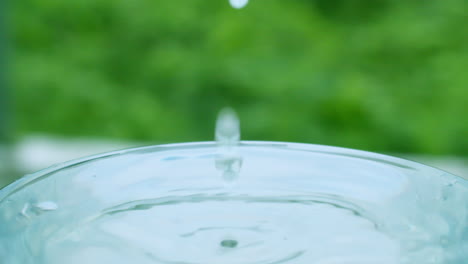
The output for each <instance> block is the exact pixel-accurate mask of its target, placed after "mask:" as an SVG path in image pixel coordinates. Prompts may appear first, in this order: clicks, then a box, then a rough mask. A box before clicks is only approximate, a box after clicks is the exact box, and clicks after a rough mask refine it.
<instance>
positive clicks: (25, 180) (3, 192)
mask: <svg viewBox="0 0 468 264" xmlns="http://www.w3.org/2000/svg"><path fill="white" fill-rule="evenodd" d="M215 146H216V142H214V141H201V142H189V143H172V144H162V145H151V146H144V147H137V148H129V149H122V150H116V151H111V152H106V153H101V154H97V155H91V156H87V157H83V158H78V159H74V160H71V161H67V162H63V163H59V164H55V165H52V166H50V167H48V168H45V169H43V170H40V171H37V172H35V173H32V174H27V175H25V176H23V177H21V178H20V179H18V180H16V181H14V182H13V183H11V184H9V185H7V186H5V187H3V188H2V189H0V203H1V202H2V201H3V200H4V199H5V198H7V197H8V196H9V195H10V194H11V193H14V192H16V191H17V190H18V189H21V188H22V187H23V186H24V185H27V184H29V183H30V182H32V181H34V180H36V179H38V178H41V177H43V176H45V175H48V174H52V173H54V172H56V171H59V170H62V169H65V168H67V167H73V166H76V165H79V164H83V163H86V162H89V161H93V160H97V159H102V158H108V157H112V156H117V155H124V154H130V153H138V152H142V151H143V152H147V151H150V150H151V152H158V151H169V150H176V149H196V148H209V147H215ZM240 147H267V148H279V149H286V150H293V151H307V152H316V153H321V154H324V155H337V156H348V157H352V158H357V159H366V160H369V161H374V162H382V163H387V164H390V165H394V166H397V167H401V168H404V169H412V170H423V169H426V170H431V171H434V172H440V175H439V176H440V177H450V178H453V179H454V180H456V181H457V182H458V183H459V184H463V185H464V186H466V187H467V188H468V180H466V179H464V178H462V177H460V176H457V175H454V174H451V173H449V172H446V171H444V170H442V169H439V168H435V167H431V166H429V165H425V164H422V163H418V162H415V161H411V160H407V159H403V158H398V157H394V156H389V155H385V154H379V153H375V152H369V151H364V150H357V149H350V148H343V147H335V146H327V145H318V144H306V143H293V142H281V141H242V142H241V144H240Z"/></svg>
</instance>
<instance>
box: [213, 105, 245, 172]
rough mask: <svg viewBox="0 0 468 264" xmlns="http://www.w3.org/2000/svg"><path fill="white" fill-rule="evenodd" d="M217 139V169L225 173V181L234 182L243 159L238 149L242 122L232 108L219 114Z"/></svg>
mask: <svg viewBox="0 0 468 264" xmlns="http://www.w3.org/2000/svg"><path fill="white" fill-rule="evenodd" d="M215 139H216V142H217V144H218V158H217V159H216V164H215V165H216V169H218V170H220V171H222V172H223V178H224V180H226V181H233V180H235V179H236V178H237V177H238V174H239V172H240V169H241V166H242V157H241V156H240V155H239V153H238V148H237V147H238V145H239V142H240V122H239V118H238V117H237V114H236V112H234V110H232V109H231V108H225V109H223V110H221V112H220V113H219V115H218V120H217V121H216V131H215Z"/></svg>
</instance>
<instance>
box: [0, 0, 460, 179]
mask: <svg viewBox="0 0 468 264" xmlns="http://www.w3.org/2000/svg"><path fill="white" fill-rule="evenodd" d="M7 2H8V1H2V5H3V6H2V9H1V10H2V11H1V12H2V14H1V15H0V16H1V17H2V18H3V22H4V23H3V25H4V27H3V30H2V32H1V33H0V34H1V35H0V42H1V43H2V44H1V45H2V46H1V47H2V50H3V51H2V52H3V54H4V55H6V56H3V57H2V59H1V61H0V63H2V65H4V66H5V65H6V67H2V74H3V75H4V76H6V77H7V78H4V81H3V83H2V85H1V86H0V87H1V88H0V127H1V129H0V138H1V140H2V141H3V147H2V149H3V150H0V153H3V154H1V155H3V156H2V157H1V159H2V160H3V165H0V166H3V171H10V170H11V168H10V169H6V167H12V166H13V165H14V167H15V168H14V170H15V171H19V173H18V174H11V173H9V172H8V173H4V176H3V180H0V185H2V183H3V184H5V183H7V182H10V181H11V180H12V179H13V178H14V177H17V175H19V174H21V173H22V172H28V170H32V169H29V167H28V165H27V163H28V161H23V160H27V159H28V158H29V160H31V159H34V156H36V158H44V157H45V156H47V155H49V154H50V156H53V155H56V156H57V155H58V156H60V157H62V158H64V157H65V156H66V155H62V154H60V153H62V152H60V151H63V149H67V151H68V152H67V153H68V154H69V155H70V156H80V155H81V154H84V153H85V152H86V154H87V153H88V152H93V151H97V150H98V149H99V150H101V149H102V150H104V147H102V148H93V147H96V146H103V144H104V145H105V146H106V148H108V149H109V150H110V149H112V148H117V146H124V145H125V146H130V145H132V146H133V145H144V144H153V143H154V144H158V143H167V142H183V141H199V140H211V139H212V138H213V128H214V121H215V117H216V114H217V112H218V110H219V109H220V108H222V107H224V106H231V107H233V108H235V109H236V110H237V111H238V114H239V116H240V118H241V120H242V133H243V136H242V137H243V138H244V139H248V140H278V141H296V142H305V143H315V144H326V145H336V146H342V147H348V148H357V149H363V150H369V151H375V152H382V153H390V154H397V155H403V156H410V157H412V156H416V157H419V156H421V155H422V156H424V157H427V156H430V157H436V158H437V157H440V158H443V159H445V160H453V159H457V162H458V164H465V165H466V158H467V157H468V24H467V23H468V12H467V10H468V9H467V8H468V5H467V2H466V1H465V0H444V1H436V0H426V1H422V0H419V1H407V0H334V1H330V0H251V2H250V4H249V5H248V6H247V7H246V8H244V9H242V10H236V9H233V8H232V7H230V6H229V4H228V0H184V1H170V0H131V1H130V0H80V1H64V0H15V1H9V2H8V3H7ZM77 140H79V141H77ZM117 142H118V143H117ZM47 144H49V145H47ZM54 144H55V145H54ZM70 144H71V145H70ZM119 144H120V145H119ZM51 145H53V146H52V147H51ZM34 147H38V148H40V147H43V148H44V149H49V150H50V149H51V150H50V151H49V152H47V151H48V150H47V151H46V150H44V151H42V150H31V149H33V148H34ZM84 148H85V149H86V148H87V149H86V150H83V149H84ZM54 150H55V151H56V152H57V151H58V153H59V154H57V153H55V154H54ZM106 150H107V149H106ZM48 153H49V154H48ZM25 155H26V156H28V158H24V157H22V156H25ZM418 155H419V156H418ZM67 157H68V156H67ZM13 160H14V161H13ZM6 161H8V162H6ZM29 162H33V161H29ZM45 163H47V162H43V163H39V164H44V165H46V164H45ZM12 164H13V165H12ZM40 166H42V165H37V166H36V167H40ZM462 166H463V165H462ZM30 167H31V166H30ZM32 167H34V166H32ZM32 167H31V168H32ZM34 169H36V168H34ZM11 175H16V176H11Z"/></svg>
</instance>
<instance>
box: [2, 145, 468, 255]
mask: <svg viewBox="0 0 468 264" xmlns="http://www.w3.org/2000/svg"><path fill="white" fill-rule="evenodd" d="M226 153H229V155H227V154H226ZM233 153H234V154H235V155H231V154H233ZM230 157H231V158H232V157H241V158H242V162H241V163H235V164H234V165H232V164H231V165H232V166H231V165H229V162H227V163H226V162H224V161H226V160H230V159H229V158H230ZM232 160H234V161H236V159H232ZM220 164H221V165H220ZM226 170H231V171H233V172H234V174H233V175H235V177H234V178H233V179H232V180H229V181H226V175H225V172H226ZM227 183H228V184H227ZM467 201H468V184H467V181H466V180H463V179H461V178H457V177H455V176H452V175H449V174H447V173H444V172H442V171H439V170H436V169H432V168H429V167H426V166H423V165H419V164H417V163H413V162H409V161H404V160H400V159H396V158H392V157H387V156H383V155H378V154H373V153H367V152H360V151H354V150H347V149H340V148H333V147H325V146H314V145H303V144H288V143H274V142H244V143H241V144H240V145H236V144H234V145H233V147H232V148H230V150H229V151H227V152H223V151H221V152H220V151H219V145H217V144H216V143H197V144H184V145H171V146H157V147H148V148H142V149H137V150H129V151H122V152H116V153H111V154H108V155H107V154H106V155H101V156H97V157H95V158H91V159H84V160H80V161H77V162H74V163H69V164H65V165H61V166H58V167H56V168H51V169H48V170H45V171H42V172H39V173H36V174H34V175H29V176H27V177H26V178H24V179H22V180H20V181H19V182H16V183H14V184H13V185H11V186H9V187H7V188H6V189H3V190H1V191H0V259H1V260H2V262H1V263H8V264H10V263H12V264H15V263H21V264H59V263H60V264H62V263H67V264H75V263H88V264H94V263H96V264H97V263H116V264H124V263H135V264H146V263H148V264H149V263H151V264H154V263H177V264H192V263H193V264H219V263H223V264H241V263H242V264H273V263H274V264H280V263H288V264H310V263H320V264H332V263H340V264H341V263H347V264H350V263H353V264H363V263H369V264H370V263H372V264H374V263H384V264H386V263H388V264H396V263H411V264H413V263H438V264H461V263H465V262H464V261H465V260H466V259H467V257H468V256H467V252H468V241H467V239H468V236H467V234H468V231H467V229H468V227H467V223H468V222H467V219H468V208H467V206H468V205H467Z"/></svg>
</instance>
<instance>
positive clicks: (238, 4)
mask: <svg viewBox="0 0 468 264" xmlns="http://www.w3.org/2000/svg"><path fill="white" fill-rule="evenodd" d="M229 3H230V4H231V6H232V7H234V8H236V9H240V8H243V7H245V6H246V5H247V4H248V3H249V0H229Z"/></svg>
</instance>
